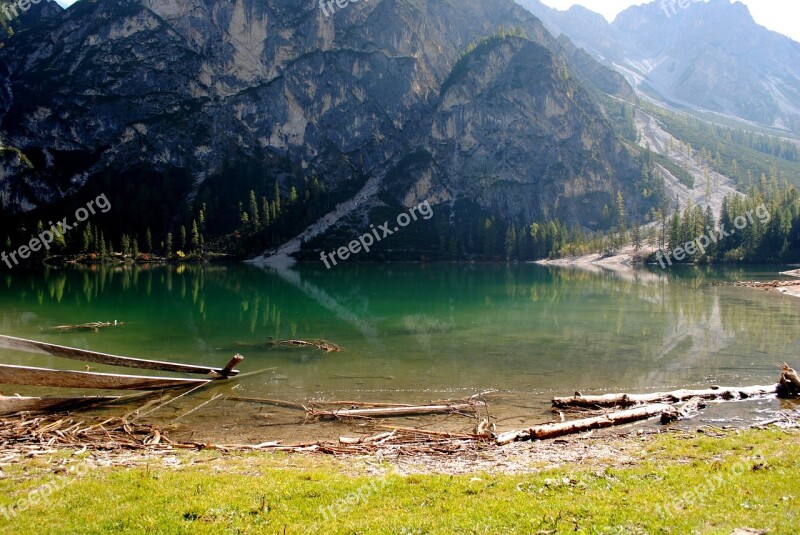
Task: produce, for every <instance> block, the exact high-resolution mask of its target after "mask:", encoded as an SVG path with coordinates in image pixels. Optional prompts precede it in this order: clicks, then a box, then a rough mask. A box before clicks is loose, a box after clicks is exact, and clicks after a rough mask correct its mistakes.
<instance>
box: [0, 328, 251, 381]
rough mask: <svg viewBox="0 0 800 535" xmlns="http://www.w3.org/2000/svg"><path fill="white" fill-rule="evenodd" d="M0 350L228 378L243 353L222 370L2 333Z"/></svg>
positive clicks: (233, 371) (234, 373)
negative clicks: (91, 349) (98, 351)
mask: <svg viewBox="0 0 800 535" xmlns="http://www.w3.org/2000/svg"><path fill="white" fill-rule="evenodd" d="M0 349H13V350H15V351H22V352H25V353H36V354H39V355H50V356H53V357H62V358H65V359H71V360H79V361H83V362H94V363H96V364H108V365H110V366H122V367H124V368H139V369H142V370H161V371H166V372H176V373H194V374H202V375H211V376H215V377H217V376H220V377H229V376H232V375H236V374H238V373H239V372H238V370H234V369H232V368H231V369H228V366H235V365H236V364H238V363H239V362H241V361H239V362H236V363H234V362H233V361H234V360H235V359H236V358H237V357H241V355H237V356H236V357H234V359H233V360H231V362H229V363H228V366H226V367H225V368H223V369H219V368H212V367H209V366H196V365H193V364H180V363H177V362H163V361H158V360H146V359H138V358H133V357H121V356H118V355H109V354H107V353H97V352H95V351H87V350H85V349H77V348H74V347H66V346H59V345H55V344H48V343H45V342H37V341H35V340H25V339H24V338H15V337H13V336H5V335H0Z"/></svg>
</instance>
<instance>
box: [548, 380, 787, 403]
mask: <svg viewBox="0 0 800 535" xmlns="http://www.w3.org/2000/svg"><path fill="white" fill-rule="evenodd" d="M777 393H778V384H774V385H769V386H748V387H719V386H712V387H711V388H708V389H706V390H675V391H673V392H656V393H652V394H605V395H601V396H584V395H582V394H581V393H580V392H576V393H575V395H574V396H571V397H565V398H553V406H554V407H557V408H568V407H588V408H596V407H632V406H635V405H643V404H647V403H678V402H681V401H687V400H689V399H692V398H694V397H699V398H702V399H708V400H711V399H720V400H728V401H730V400H737V399H750V398H758V397H765V396H770V395H774V394H777Z"/></svg>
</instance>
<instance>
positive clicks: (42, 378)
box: [0, 364, 210, 390]
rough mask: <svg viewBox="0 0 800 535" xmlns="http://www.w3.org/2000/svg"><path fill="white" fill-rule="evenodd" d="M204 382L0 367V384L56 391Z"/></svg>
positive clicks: (153, 387) (157, 387)
mask: <svg viewBox="0 0 800 535" xmlns="http://www.w3.org/2000/svg"><path fill="white" fill-rule="evenodd" d="M209 382H210V381H208V380H206V379H182V378H177V377H147V376H142V375H118V374H113V373H95V372H79V371H72V370H52V369H49V368H35V367H33V366H14V365H11V364H0V384H5V385H28V386H50V387H59V388H92V389H101V390H103V389H104V390H161V389H163V388H178V387H187V386H193V385H205V384H208V383H209Z"/></svg>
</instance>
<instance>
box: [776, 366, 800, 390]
mask: <svg viewBox="0 0 800 535" xmlns="http://www.w3.org/2000/svg"><path fill="white" fill-rule="evenodd" d="M778 396H780V397H782V398H791V397H798V396H800V375H798V374H797V372H796V371H794V370H793V369H792V368H791V367H790V366H789V365H788V364H786V363H785V362H784V364H783V368H782V369H781V380H780V383H778Z"/></svg>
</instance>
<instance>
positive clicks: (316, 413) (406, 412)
mask: <svg viewBox="0 0 800 535" xmlns="http://www.w3.org/2000/svg"><path fill="white" fill-rule="evenodd" d="M480 406H483V402H480V401H473V402H470V403H451V404H444V405H416V406H414V405H409V406H405V407H376V408H369V409H336V410H320V409H316V408H314V407H309V408H308V409H307V410H308V414H309V415H310V416H313V417H315V418H322V419H331V420H336V419H341V418H386V417H397V416H419V415H425V414H444V413H447V414H454V413H464V412H475V411H476V409H477V407H480Z"/></svg>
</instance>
